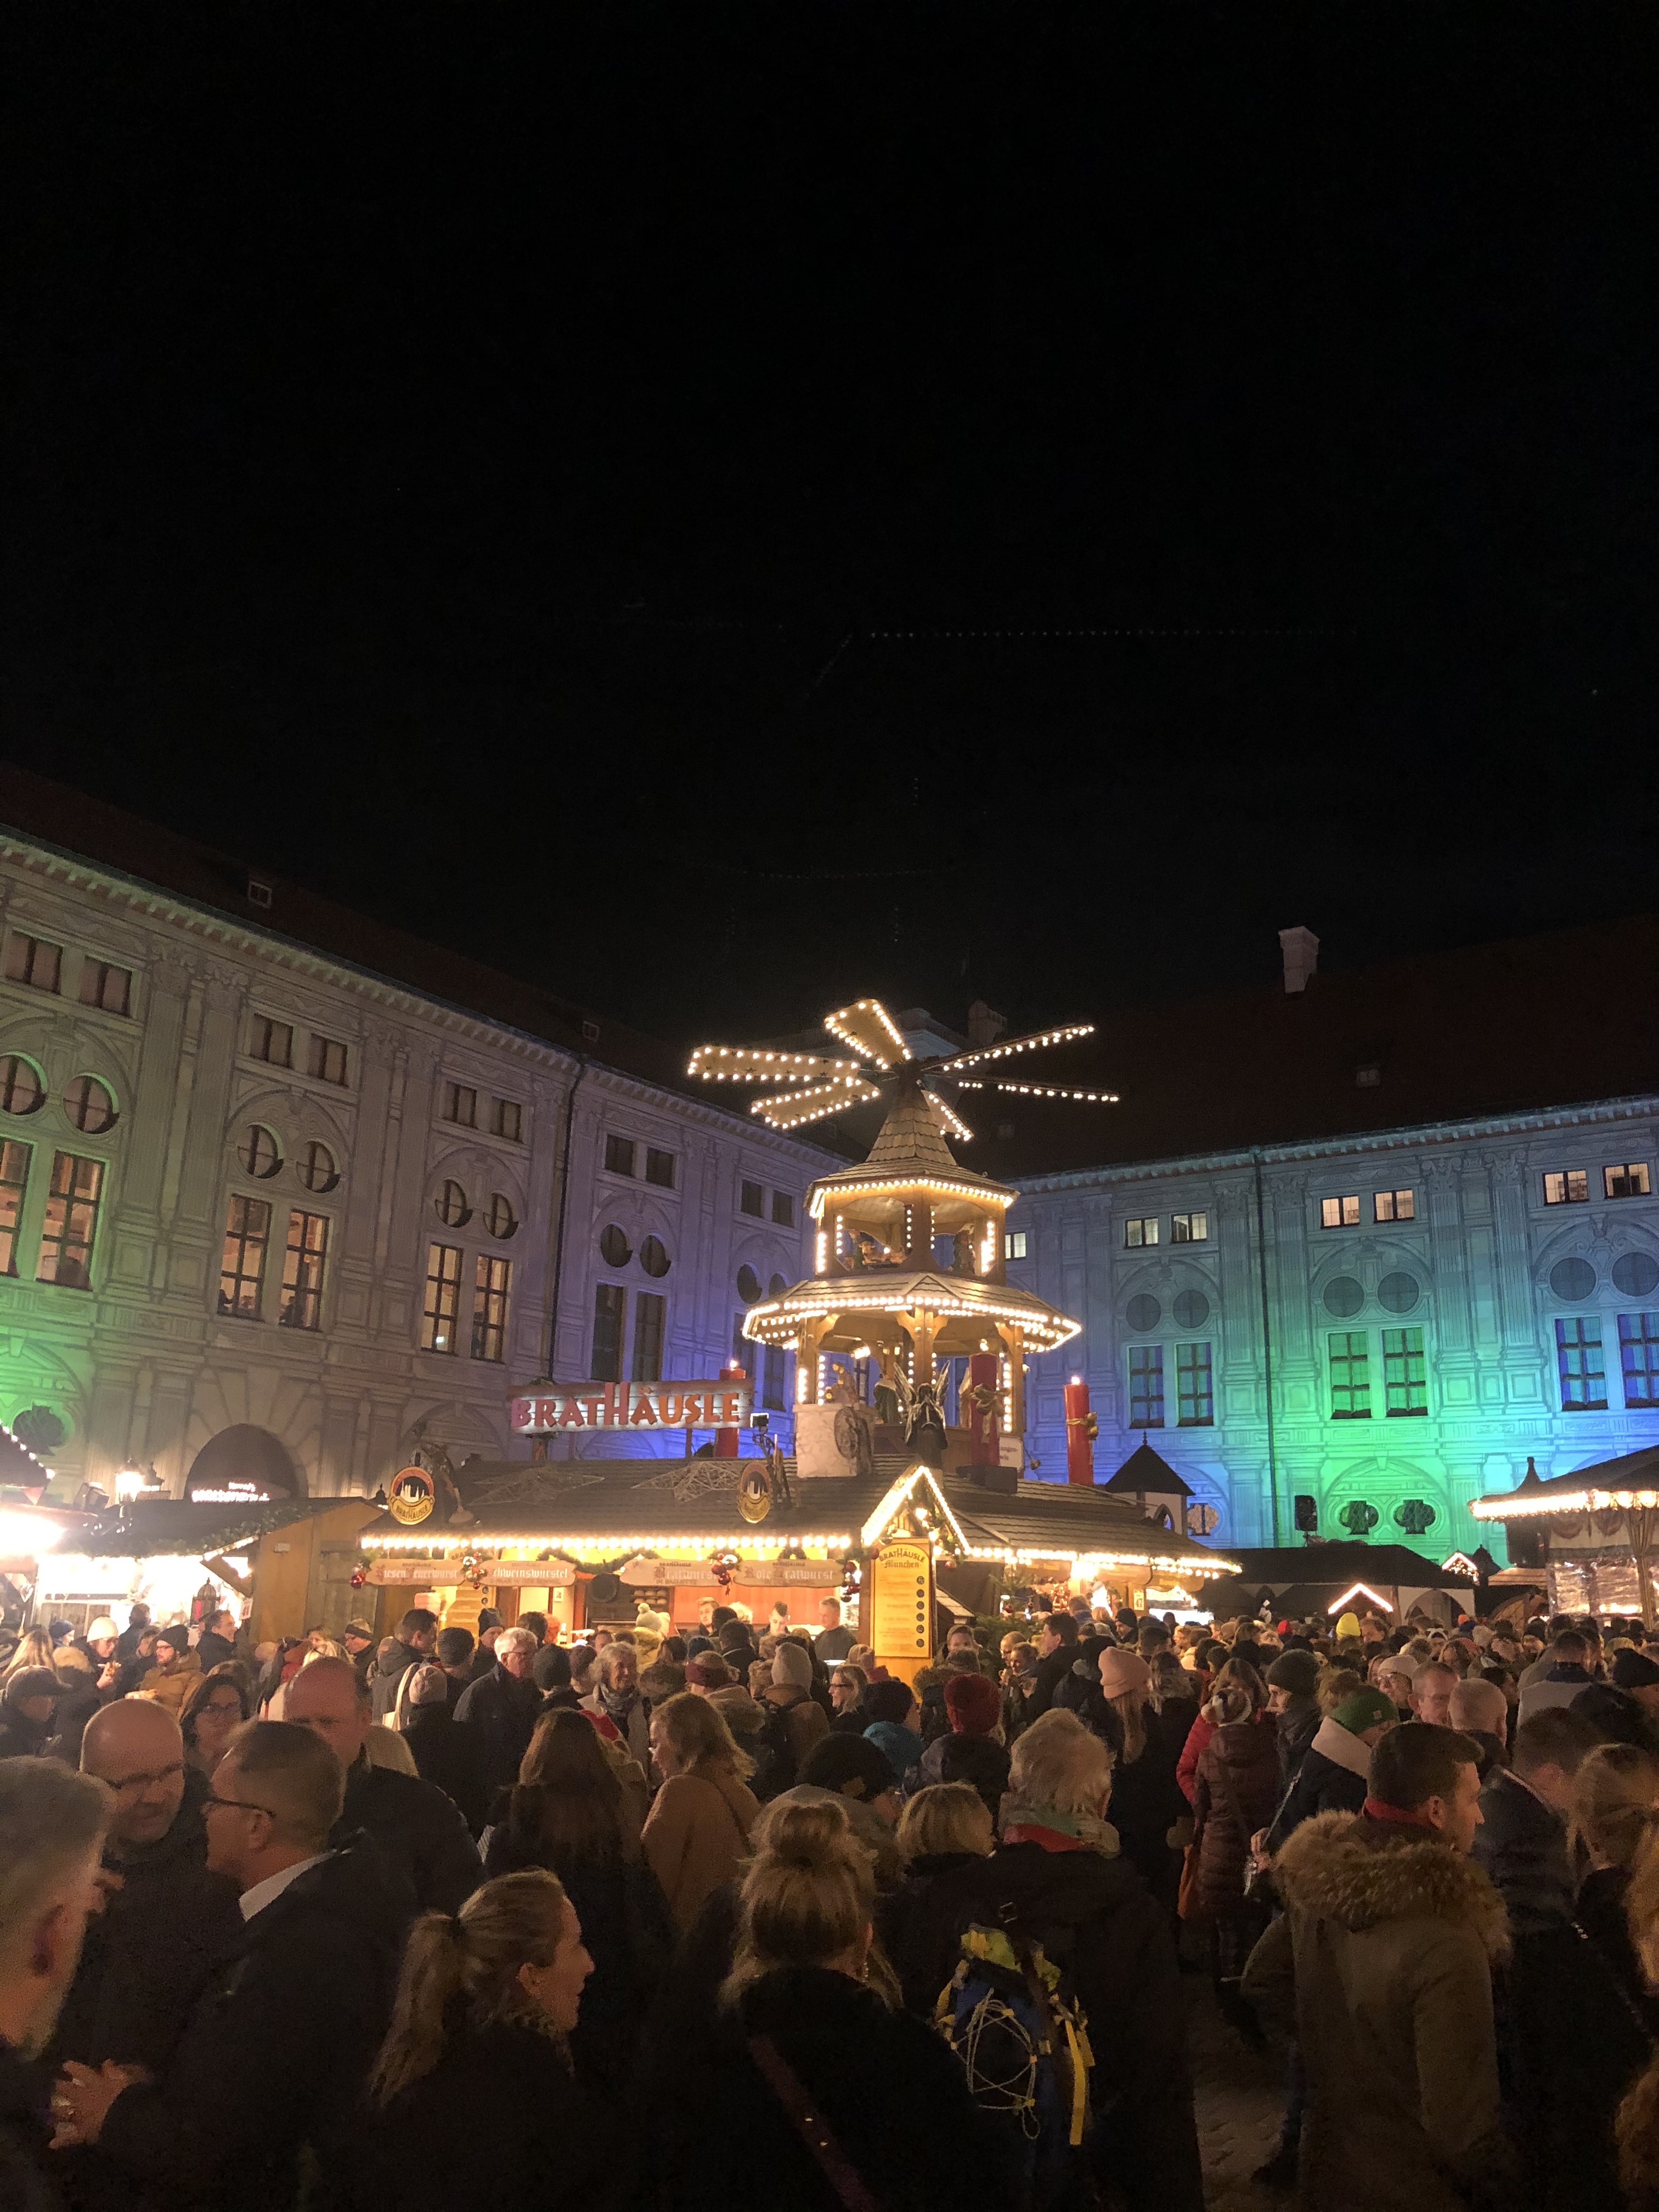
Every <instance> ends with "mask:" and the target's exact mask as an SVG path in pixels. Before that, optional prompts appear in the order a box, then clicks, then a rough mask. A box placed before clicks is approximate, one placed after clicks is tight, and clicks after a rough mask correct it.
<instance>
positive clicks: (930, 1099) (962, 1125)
mask: <svg viewBox="0 0 1659 2212" xmlns="http://www.w3.org/2000/svg"><path fill="white" fill-rule="evenodd" d="M921 1095H922V1097H924V1098H925V1099H926V1100H927V1110H928V1112H929V1113H930V1114H931V1115H933V1127H935V1128H936V1129H937V1130H938V1131H939V1134H940V1136H941V1137H955V1138H957V1139H959V1140H960V1141H962V1142H963V1143H964V1144H965V1143H966V1142H967V1140H968V1139H969V1137H971V1136H972V1135H973V1131H972V1130H971V1129H970V1128H969V1127H968V1124H967V1123H966V1122H965V1121H963V1118H962V1116H961V1115H960V1114H953V1113H952V1112H951V1109H950V1108H949V1107H948V1106H947V1105H946V1104H945V1101H944V1100H943V1099H942V1098H941V1097H939V1093H938V1091H923V1092H922V1094H921Z"/></svg>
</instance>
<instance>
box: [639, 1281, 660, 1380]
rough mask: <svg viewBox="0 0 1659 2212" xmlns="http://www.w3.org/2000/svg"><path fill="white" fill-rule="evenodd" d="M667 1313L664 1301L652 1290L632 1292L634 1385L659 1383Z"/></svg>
mask: <svg viewBox="0 0 1659 2212" xmlns="http://www.w3.org/2000/svg"><path fill="white" fill-rule="evenodd" d="M667 1313H668V1301H667V1299H666V1298H664V1297H658V1295H657V1293H656V1292H655V1291H635V1295H634V1378H633V1379H634V1380H635V1382H636V1383H660V1382H661V1380H662V1331H663V1322H664V1321H665V1318H666V1316H667Z"/></svg>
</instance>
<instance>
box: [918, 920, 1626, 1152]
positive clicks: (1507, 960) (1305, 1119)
mask: <svg viewBox="0 0 1659 2212" xmlns="http://www.w3.org/2000/svg"><path fill="white" fill-rule="evenodd" d="M1595 975H1617V976H1618V977H1619V978H1620V992H1619V1006H1618V1012H1617V1015H1616V1018H1610V1019H1607V1020H1589V1019H1587V1018H1586V1017H1585V1013H1584V998H1583V992H1584V987H1585V979H1586V978H1587V977H1590V976H1595ZM1080 1011H1081V1012H1083V1013H1085V1015H1086V1014H1088V1013H1090V1012H1093V1011H1094V1010H1092V1009H1087V1008H1085V1009H1082V1010H1080ZM1096 1018H1097V1021H1098V1023H1099V1028H1098V1031H1097V1035H1096V1036H1093V1037H1091V1038H1090V1039H1089V1040H1088V1041H1087V1042H1086V1043H1085V1044H1079V1045H1075V1046H1071V1047H1068V1048H1066V1050H1065V1052H1063V1053H1061V1052H1059V1051H1056V1052H1054V1053H1052V1054H1042V1070H1041V1071H1038V1070H1037V1069H1036V1067H1035V1066H1034V1068H1033V1071H1032V1079H1033V1080H1040V1081H1043V1082H1054V1083H1055V1084H1060V1085H1069V1084H1073V1083H1075V1084H1078V1085H1085V1084H1086V1085H1088V1087H1090V1088H1103V1089H1106V1090H1109V1091H1117V1092H1119V1093H1120V1094H1121V1104H1119V1105H1116V1106H1079V1105H1067V1104H1064V1103H1060V1102H1059V1101H1055V1102H1054V1103H1039V1102H1036V1101H1032V1100H1026V1099H1019V1098H994V1097H993V1095H992V1094H990V1093H985V1092H974V1091H969V1092H967V1093H965V1094H964V1096H963V1099H962V1100H961V1101H960V1103H961V1105H962V1108H963V1112H964V1113H965V1115H966V1116H967V1118H968V1120H969V1121H970V1122H971V1123H972V1124H973V1126H974V1129H975V1138H974V1141H973V1144H972V1145H971V1146H969V1148H968V1149H969V1153H970V1155H971V1157H972V1159H973V1164H974V1166H975V1168H976V1169H977V1170H979V1171H980V1172H981V1174H985V1175H990V1176H998V1177H1003V1178H1007V1177H1012V1178H1016V1179H1018V1178H1019V1177H1021V1176H1025V1177H1030V1176H1041V1175H1045V1174H1054V1173H1061V1172H1065V1171H1067V1170H1084V1169H1088V1168H1096V1167H1109V1166H1113V1165H1119V1164H1123V1165H1127V1164H1135V1163H1139V1162H1146V1161H1153V1160H1176V1159H1184V1158H1190V1157H1192V1156H1193V1155H1195V1154H1196V1155H1200V1156H1202V1155H1205V1154H1209V1153H1213V1152H1240V1151H1248V1150H1249V1148H1250V1147H1251V1146H1270V1145H1286V1144H1295V1143H1298V1142H1315V1141H1320V1140H1329V1139H1340V1138H1345V1137H1354V1136H1359V1135H1363V1134H1365V1133H1370V1132H1376V1131H1381V1130H1387V1129H1398V1128H1407V1127H1419V1126H1420V1125H1422V1124H1425V1123H1430V1122H1436V1121H1466V1120H1474V1119H1479V1118H1481V1117H1484V1116H1488V1115H1508V1114H1516V1113H1523V1112H1528V1111H1538V1110H1541V1109H1545V1108H1548V1107H1556V1106H1571V1105H1576V1104H1581V1103H1585V1102H1588V1101H1591V1100H1596V1099H1604V1098H1623V1097H1634V1096H1637V1095H1639V1094H1643V1093H1647V1092H1651V1091H1655V1090H1659V915H1638V916H1636V917H1634V918H1632V919H1631V920H1629V921H1617V922H1610V923H1607V924H1601V925H1597V926H1595V927H1586V928H1582V929H1564V930H1558V931H1553V932H1552V933H1549V934H1547V935H1543V936H1537V937H1526V938H1516V939H1509V940H1507V941H1505V942H1503V943H1500V944H1495V945H1467V946H1463V947H1461V948H1459V949H1457V950H1455V951H1446V952H1436V953H1431V954H1426V955H1424V956H1422V957H1418V958H1415V959H1410V960H1394V961H1387V962H1383V963H1380V964H1379V965H1377V966H1376V967H1370V968H1355V969H1346V970H1343V971H1339V972H1334V973H1331V974H1326V975H1315V976H1314V977H1313V978H1312V979H1311V981H1310V982H1309V984H1308V987H1307V989H1306V990H1305V991H1304V992H1301V993H1299V994H1287V993H1286V992H1285V990H1284V988H1283V987H1282V985H1281V984H1275V985H1273V987H1269V988H1267V989H1261V990H1254V991H1240V992H1235V993H1231V994H1227V995H1226V996H1225V997H1216V998H1212V999H1203V1000H1187V1001H1183V1002H1181V1003H1177V1004H1174V1005H1166V1006H1126V1007H1117V1008H1114V1009H1112V1010H1110V1011H1109V1012H1104V1013H1100V1014H1097V1015H1096ZM1373 1068H1374V1069H1375V1070H1376V1082H1375V1084H1367V1085H1361V1084H1360V1083H1359V1082H1358V1080H1357V1077H1358V1074H1359V1072H1360V1071H1361V1070H1362V1069H1373ZM1062 1071H1063V1072H1062ZM1005 1122H1006V1123H1012V1126H1013V1128H1014V1135H1013V1136H1012V1138H1000V1137H999V1136H998V1135H997V1133H996V1132H997V1127H998V1126H999V1124H1000V1123H1005Z"/></svg>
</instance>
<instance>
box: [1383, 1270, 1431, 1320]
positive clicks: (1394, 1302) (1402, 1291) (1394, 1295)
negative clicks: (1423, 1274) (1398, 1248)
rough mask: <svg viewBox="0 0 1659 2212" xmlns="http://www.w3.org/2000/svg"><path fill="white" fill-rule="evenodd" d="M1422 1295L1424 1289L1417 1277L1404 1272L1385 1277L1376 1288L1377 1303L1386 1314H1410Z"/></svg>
mask: <svg viewBox="0 0 1659 2212" xmlns="http://www.w3.org/2000/svg"><path fill="white" fill-rule="evenodd" d="M1422 1295H1423V1287H1422V1285H1421V1284H1420V1283H1419V1281H1418V1279H1417V1278H1416V1276H1415V1275H1408V1274H1407V1273H1405V1272H1404V1271H1403V1270H1401V1271H1400V1272H1398V1273H1395V1274H1392V1275H1384V1276H1383V1279H1382V1281H1381V1282H1380V1283H1379V1284H1378V1285H1377V1286H1376V1303H1377V1304H1378V1305H1380V1306H1381V1307H1382V1308H1383V1311H1384V1312H1385V1313H1409V1312H1410V1311H1411V1310H1412V1308H1413V1306H1414V1305H1415V1304H1417V1301H1418V1300H1419V1298H1420V1297H1422Z"/></svg>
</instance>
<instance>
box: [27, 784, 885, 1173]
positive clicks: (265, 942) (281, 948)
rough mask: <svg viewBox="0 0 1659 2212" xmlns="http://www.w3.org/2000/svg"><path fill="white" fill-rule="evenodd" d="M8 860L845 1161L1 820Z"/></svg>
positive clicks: (379, 1002) (552, 1061) (792, 1151)
mask: <svg viewBox="0 0 1659 2212" xmlns="http://www.w3.org/2000/svg"><path fill="white" fill-rule="evenodd" d="M7 860H9V861H12V862H15V864H16V865H17V866H21V867H22V868H25V869H27V871H28V872H30V873H31V874H33V875H37V876H40V877H43V878H46V881H48V882H50V883H54V884H61V885H62V886H63V887H64V888H65V889H67V890H83V891H90V892H93V893H94V894H96V895H99V896H102V897H103V898H105V899H106V900H110V901H112V902H113V901H119V902H121V903H122V904H124V905H125V906H126V907H128V908H131V909H132V910H133V911H134V912H135V913H137V914H139V915H143V917H144V919H146V920H147V921H158V922H162V923H164V924H166V925H167V927H170V928H173V929H177V930H179V931H181V932H183V933H185V935H186V936H190V937H193V938H195V939H197V941H198V942H200V943H202V944H204V945H216V946H221V947H223V948H224V949H225V950H227V951H230V952H232V953H236V954H240V955H241V957H244V958H258V959H261V960H271V959H273V958H274V959H275V960H276V961H277V962H278V963H281V964H282V965H283V966H284V967H286V968H288V969H290V970H291V971H292V972H294V973H295V974H296V975H300V976H301V977H303V978H305V979H307V980H308V981H314V982H320V983H329V984H332V985H333V986H334V987H336V988H337V989H340V990H344V991H349V992H351V993H353V994H355V995H356V997H358V998H360V999H365V1000H368V1001H370V1002H371V1003H372V1004H374V1005H375V1006H380V1007H384V1008H385V1009H386V1011H387V1012H391V1013H394V1014H399V1015H401V1016H403V1017H404V1018H405V1019H412V1020H419V1021H423V1022H426V1023H428V1024H430V1025H432V1026H434V1027H435V1028H438V1029H440V1030H443V1031H444V1032H445V1034H446V1035H447V1036H453V1037H456V1038H459V1039H461V1040H464V1041H465V1042H466V1043H468V1044H471V1045H476V1046H481V1047H483V1048H489V1049H495V1050H497V1051H499V1050H501V1049H502V1048H506V1049H507V1050H509V1051H511V1052H513V1053H514V1054H517V1055H518V1056H519V1057H520V1058H521V1059H523V1060H528V1061H530V1062H531V1063H532V1065H535V1066H542V1067H545V1068H551V1069H555V1070H557V1071H559V1072H560V1073H563V1074H564V1075H566V1076H567V1077H568V1076H571V1075H574V1073H575V1071H576V1070H577V1069H578V1068H581V1067H586V1068H588V1069H591V1070H592V1073H595V1074H598V1075H603V1076H605V1077H607V1078H608V1079H610V1080H611V1081H612V1082H613V1083H616V1084H617V1085H621V1086H622V1087H623V1090H624V1091H626V1092H627V1093H629V1095H631V1096H634V1097H638V1098H640V1099H641V1100H643V1101H647V1102H652V1103H655V1102H659V1101H661V1102H666V1103H669V1104H670V1105H671V1107H672V1108H673V1109H674V1110H675V1111H676V1112H677V1113H679V1114H684V1115H689V1116H690V1118H691V1120H692V1121H694V1122H696V1123H697V1124H699V1125H700V1126H702V1127H705V1128H712V1129H717V1130H720V1131H722V1132H724V1133H732V1132H734V1131H735V1130H738V1129H741V1130H743V1132H744V1134H745V1136H746V1137H748V1138H749V1139H750V1140H752V1141H753V1142H754V1143H756V1144H757V1145H758V1146H761V1148H762V1149H763V1150H764V1151H766V1152H775V1153H778V1154H780V1155H781V1156H782V1157H784V1158H788V1159H790V1160H795V1161H799V1162H801V1163H803V1164H805V1166H806V1167H807V1168H808V1169H809V1170H811V1172H813V1173H818V1172H821V1171H822V1166H823V1164H825V1163H827V1164H829V1167H830V1168H831V1169H836V1168H844V1167H845V1166H846V1164H847V1163H846V1161H845V1160H844V1159H843V1158H842V1157H841V1156H840V1154H838V1153H835V1152H828V1151H826V1150H824V1149H823V1148H822V1147H821V1146H817V1145H814V1144H811V1143H805V1142H803V1141H802V1140H801V1139H799V1138H795V1139H791V1138H787V1137H785V1136H783V1135H782V1134H781V1133H780V1132H778V1131H775V1130H773V1129H770V1128H769V1127H766V1126H765V1125H764V1124H763V1123H760V1122H752V1123H751V1122H750V1121H749V1120H748V1118H747V1117H746V1116H745V1115H740V1114H736V1113H732V1112H730V1111H728V1110H726V1109H723V1108H721V1107H720V1106H718V1105H716V1104H714V1103H713V1102H712V1101H710V1100H705V1099H702V1098H699V1097H691V1096H690V1095H688V1094H687V1093H686V1092H684V1091H671V1090H670V1089H668V1088H667V1087H666V1086H665V1085H658V1084H654V1083H653V1082H652V1081H651V1079H649V1077H647V1076H641V1075H636V1074H634V1073H630V1071H629V1070H628V1069H626V1068H621V1067H617V1066H613V1065H612V1064H611V1062H610V1061H609V1060H605V1059H604V1058H603V1057H602V1056H601V1055H600V1054H598V1053H590V1052H579V1051H577V1050H576V1049H575V1048H574V1046H569V1045H561V1044H556V1043H554V1042H552V1041H551V1040H550V1038H547V1037H542V1036H537V1035H536V1034H535V1033H534V1031H533V1030H523V1029H520V1028H518V1027H517V1026H516V1025H515V1024H513V1023H510V1022H503V1021H500V1020H498V1019H496V1018H495V1017H494V1016H487V1015H482V1014H479V1013H477V1012H474V1011H473V1010H472V1009H471V1007H468V1006H460V1005H459V1004H457V1003H456V1002H455V1001H454V1000H448V999H442V998H439V997H437V996H436V995H435V994H433V993H431V992H428V991H417V990H416V989H414V988H413V987H411V986H410V985H409V984H407V983H403V982H400V981H398V979H397V977H395V976H392V975H383V974H381V973H380V971H379V970H378V969H373V968H365V967H362V966H361V965H360V964H359V963H357V962H356V961H352V960H347V959H345V958H343V957H341V956H339V955H338V954H334V953H324V952H319V951H318V950H317V949H316V947H315V946H314V945H306V944H303V943H302V942H301V940H300V939H297V938H292V937H285V936H284V935H283V933H282V932H281V931H280V930H276V929H270V928H267V927H264V925H263V924H261V923H258V922H250V921H244V920H243V919H242V918H241V917H240V915H229V914H227V913H225V912H224V911H223V909H222V908H218V907H214V906H210V905H207V904H206V903H204V902H203V901H201V900H197V899H189V898H185V897H183V896H180V895H179V893H178V892H176V891H169V890H163V889H162V888H161V886H160V885H159V884H150V883H147V882H145V881H144V880H143V878H142V877H138V876H131V875H128V874H127V873H126V872H125V870H122V869H119V868H112V867H108V866H104V865H102V864H101V863H97V862H94V861H91V860H87V859H86V858H85V857H84V856H83V855H82V854H78V853H73V852H70V851H69V850H67V849H66V848H64V847H63V846H60V845H54V844H52V843H51V842H49V841H48V840H46V839H45V838H40V837H35V836H31V835H29V834H28V833H27V831H24V830H21V829H13V828H11V827H9V825H7V824H4V823H0V862H4V861H7Z"/></svg>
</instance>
